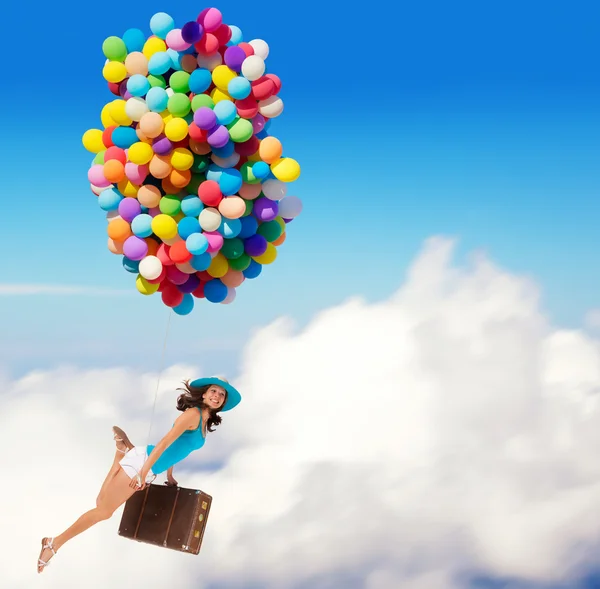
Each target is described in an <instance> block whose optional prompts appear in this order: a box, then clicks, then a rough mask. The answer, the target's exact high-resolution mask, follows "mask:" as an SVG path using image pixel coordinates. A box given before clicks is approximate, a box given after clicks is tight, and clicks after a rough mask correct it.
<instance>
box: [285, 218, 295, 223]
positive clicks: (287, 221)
mask: <svg viewBox="0 0 600 589" xmlns="http://www.w3.org/2000/svg"><path fill="white" fill-rule="evenodd" d="M293 220H294V219H284V220H283V222H284V223H291V222H292V221H293Z"/></svg>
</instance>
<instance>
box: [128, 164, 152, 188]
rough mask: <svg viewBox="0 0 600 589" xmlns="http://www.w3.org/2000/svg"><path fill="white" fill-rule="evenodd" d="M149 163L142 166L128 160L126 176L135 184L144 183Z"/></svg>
mask: <svg viewBox="0 0 600 589" xmlns="http://www.w3.org/2000/svg"><path fill="white" fill-rule="evenodd" d="M148 173H149V171H148V165H147V164H144V165H143V166H140V165H138V164H134V163H133V162H127V163H126V164H125V176H127V179H128V180H129V181H130V182H132V183H133V184H137V185H140V184H143V182H144V180H145V179H146V177H147V176H148Z"/></svg>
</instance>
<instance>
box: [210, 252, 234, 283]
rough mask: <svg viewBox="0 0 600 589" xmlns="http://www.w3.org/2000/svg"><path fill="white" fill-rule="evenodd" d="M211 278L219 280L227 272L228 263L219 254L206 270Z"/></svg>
mask: <svg viewBox="0 0 600 589" xmlns="http://www.w3.org/2000/svg"><path fill="white" fill-rule="evenodd" d="M206 271H207V272H208V274H209V275H210V276H212V277H213V278H221V277H222V276H225V274H227V272H229V262H228V261H227V258H226V257H225V256H224V255H223V254H222V253H221V252H219V253H218V254H217V255H216V256H215V257H214V258H213V259H212V262H211V263H210V266H209V267H208V268H207V270H206Z"/></svg>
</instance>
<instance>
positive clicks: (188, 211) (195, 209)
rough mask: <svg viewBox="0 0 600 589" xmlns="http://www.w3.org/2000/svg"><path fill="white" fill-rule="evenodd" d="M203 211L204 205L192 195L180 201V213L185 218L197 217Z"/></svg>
mask: <svg viewBox="0 0 600 589" xmlns="http://www.w3.org/2000/svg"><path fill="white" fill-rule="evenodd" d="M203 210H204V203H203V202H202V201H201V200H200V199H199V198H198V197H197V196H194V195H193V194H188V195H187V196H184V197H183V199H182V200H181V212H182V213H183V214H184V215H186V216H187V217H198V215H199V214H200V213H201V212H202V211H203ZM181 220H182V221H183V219H181Z"/></svg>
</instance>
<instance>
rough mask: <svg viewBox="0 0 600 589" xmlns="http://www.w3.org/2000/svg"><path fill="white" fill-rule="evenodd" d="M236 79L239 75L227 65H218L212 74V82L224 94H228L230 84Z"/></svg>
mask: <svg viewBox="0 0 600 589" xmlns="http://www.w3.org/2000/svg"><path fill="white" fill-rule="evenodd" d="M234 78H237V74H236V73H235V72H234V71H233V70H231V69H229V68H228V67H227V66H226V65H218V66H217V67H216V68H215V69H214V70H213V73H212V80H213V82H214V83H215V86H216V87H217V88H219V90H222V91H223V92H227V88H228V86H229V82H231V80H233V79H234Z"/></svg>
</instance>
